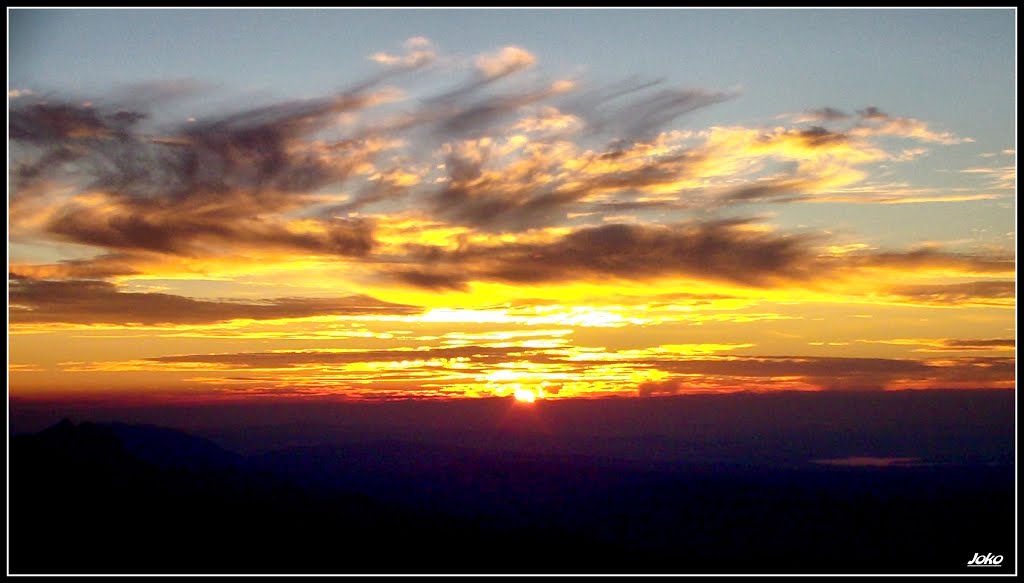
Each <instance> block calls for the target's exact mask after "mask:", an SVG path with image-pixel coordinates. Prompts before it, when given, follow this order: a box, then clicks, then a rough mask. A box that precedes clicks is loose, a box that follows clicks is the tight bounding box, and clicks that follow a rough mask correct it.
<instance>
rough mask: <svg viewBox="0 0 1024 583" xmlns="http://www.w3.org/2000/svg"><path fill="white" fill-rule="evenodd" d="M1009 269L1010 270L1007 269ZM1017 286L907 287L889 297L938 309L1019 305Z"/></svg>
mask: <svg viewBox="0 0 1024 583" xmlns="http://www.w3.org/2000/svg"><path fill="white" fill-rule="evenodd" d="M1007 267H1008V266H1007ZM1016 287H1017V284H1016V282H1013V281H972V282H967V283H953V284H928V285H905V286H898V287H894V288H890V289H889V290H888V293H890V294H892V295H894V296H897V297H899V298H902V299H906V300H910V301H913V302H915V303H925V304H934V305H949V306H955V305H970V304H985V305H1002V306H1009V307H1013V306H1015V305H1016V303H1017V302H1016V298H1017V290H1016Z"/></svg>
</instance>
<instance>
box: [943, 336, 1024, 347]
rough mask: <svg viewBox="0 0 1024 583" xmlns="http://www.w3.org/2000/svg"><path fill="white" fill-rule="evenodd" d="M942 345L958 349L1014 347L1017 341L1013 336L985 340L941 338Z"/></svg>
mask: <svg viewBox="0 0 1024 583" xmlns="http://www.w3.org/2000/svg"><path fill="white" fill-rule="evenodd" d="M942 345H943V346H944V347H946V348H956V349H959V350H992V349H999V348H1016V347H1017V341H1016V340H1014V339H1013V338H992V339H986V340H956V339H947V340H943V342H942Z"/></svg>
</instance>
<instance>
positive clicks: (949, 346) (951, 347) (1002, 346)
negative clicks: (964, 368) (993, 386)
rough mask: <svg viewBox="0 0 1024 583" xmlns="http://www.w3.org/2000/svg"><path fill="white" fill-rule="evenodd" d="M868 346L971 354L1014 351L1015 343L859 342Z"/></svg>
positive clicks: (995, 340) (999, 340) (951, 340)
mask: <svg viewBox="0 0 1024 583" xmlns="http://www.w3.org/2000/svg"><path fill="white" fill-rule="evenodd" d="M859 342H866V343H869V344H891V345H897V346H921V347H923V348H918V349H915V350H914V352H972V351H986V352H987V351H1007V352H1010V351H1015V350H1016V349H1017V342H1016V340H1014V339H1013V338H987V339H977V340H973V339H957V338H894V339H891V340H860V341H859Z"/></svg>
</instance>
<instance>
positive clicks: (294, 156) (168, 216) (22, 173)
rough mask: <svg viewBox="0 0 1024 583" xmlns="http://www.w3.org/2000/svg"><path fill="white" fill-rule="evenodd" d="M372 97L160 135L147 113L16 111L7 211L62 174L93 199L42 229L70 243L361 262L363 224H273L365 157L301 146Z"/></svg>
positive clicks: (266, 111)
mask: <svg viewBox="0 0 1024 583" xmlns="http://www.w3.org/2000/svg"><path fill="white" fill-rule="evenodd" d="M372 100H373V97H372V96H371V95H370V94H366V93H343V94H340V95H336V96H331V97H328V98H322V99H315V100H306V101H295V102H284V103H280V104H277V105H273V106H267V107H261V108H255V109H251V110H248V111H243V112H240V113H235V114H231V115H227V116H224V117H221V118H216V119H211V120H206V121H196V122H194V123H184V124H181V125H180V126H178V127H177V128H175V129H172V130H171V131H170V132H165V133H162V134H159V135H158V134H153V133H151V132H147V131H144V130H143V128H140V127H139V124H140V122H141V121H142V120H144V119H146V117H147V114H146V113H145V112H140V111H128V110H122V109H114V108H110V107H104V106H102V105H80V104H73V103H70V102H60V103H49V102H42V103H29V104H26V105H22V106H19V107H15V108H13V109H12V110H11V111H10V120H11V123H10V134H9V135H10V137H11V139H12V140H13V142H14V144H15V146H21V149H20V150H19V152H18V154H17V155H15V156H14V157H13V160H14V161H13V163H12V175H13V176H14V177H15V182H16V184H15V186H16V188H15V190H16V192H19V193H20V196H19V195H16V196H14V197H12V203H11V207H12V208H11V212H12V213H18V212H19V210H20V207H21V206H30V205H32V204H34V201H33V200H31V199H30V198H29V197H31V196H33V195H34V190H33V188H32V186H34V184H36V183H38V182H39V181H42V180H44V179H47V178H53V177H59V176H60V175H61V174H66V173H69V172H70V173H71V177H72V178H74V179H76V180H78V181H81V180H84V182H85V184H86V189H87V190H89V191H93V192H96V193H97V195H98V196H101V197H103V200H102V201H101V202H100V203H99V204H97V202H96V201H95V200H93V201H90V202H88V203H83V202H82V201H75V200H72V201H70V202H65V203H62V204H61V206H59V207H58V208H57V210H56V211H55V212H54V213H53V215H52V218H50V219H49V221H48V223H47V225H46V226H45V229H46V230H47V231H49V232H50V233H53V234H55V235H57V236H59V237H61V238H63V239H65V240H68V241H72V242H76V243H83V244H87V245H95V246H99V247H104V248H107V249H111V250H120V251H125V250H133V249H138V250H149V251H158V252H162V253H170V254H186V255H187V254H192V253H195V252H197V244H198V243H214V244H216V245H219V246H222V247H223V246H225V245H227V246H230V245H232V244H243V245H245V244H250V245H251V244H259V245H263V244H266V245H269V246H271V247H285V248H291V249H295V250H301V251H311V252H318V253H326V254H340V255H363V254H365V253H366V252H368V251H369V249H370V247H371V246H372V244H373V239H372V225H371V224H370V223H367V222H353V221H322V222H321V224H320V225H319V229H314V231H319V232H315V233H305V232H302V233H297V232H294V230H293V229H289V228H288V227H287V224H286V223H287V221H286V220H284V219H281V218H278V217H279V215H280V214H281V213H283V212H286V211H289V210H293V209H296V208H301V207H303V206H306V205H308V204H310V203H311V201H312V200H313V199H312V198H311V195H312V191H313V190H315V189H316V188H319V187H321V186H324V185H326V184H329V183H332V182H337V181H341V180H343V179H344V178H345V177H346V176H347V175H348V174H349V173H350V172H351V170H352V168H353V167H354V166H355V165H358V164H361V163H365V162H366V161H368V160H369V159H371V158H372V156H373V154H374V151H373V149H372V148H370V147H367V146H366V144H365V143H363V142H358V141H348V142H346V141H342V142H336V143H332V144H329V145H326V146H320V145H317V144H314V143H312V142H310V141H309V138H310V136H312V135H314V134H316V133H317V132H319V131H321V130H323V129H325V128H327V127H329V126H330V125H331V119H332V117H333V116H336V115H337V114H339V113H342V112H346V111H353V110H357V109H360V108H363V107H365V106H367V105H369V104H370V103H371V102H372ZM272 215H277V216H272Z"/></svg>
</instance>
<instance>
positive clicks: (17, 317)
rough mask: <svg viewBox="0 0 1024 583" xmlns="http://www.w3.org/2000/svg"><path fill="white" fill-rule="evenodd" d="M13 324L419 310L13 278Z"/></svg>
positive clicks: (366, 301) (355, 298)
mask: <svg viewBox="0 0 1024 583" xmlns="http://www.w3.org/2000/svg"><path fill="white" fill-rule="evenodd" d="M11 277H12V279H11V281H10V283H9V285H8V296H9V305H10V311H9V315H10V322H11V324H13V325H24V324H49V323H69V324H121V325H173V324H210V323H216V322H227V321H230V320H236V319H254V320H274V319H281V318H308V317H312V316H327V315H368V314H416V313H420V312H421V311H422V310H421V309H420V308H417V307H413V306H406V305H401V304H392V303H388V302H382V301H380V300H377V299H374V298H371V297H368V296H362V295H339V296H338V297H334V298H299V297H292V298H289V297H281V298H272V299H267V300H260V301H239V300H236V301H229V300H199V299H193V298H188V297H184V296H178V295H172V294H165V293H133V292H122V291H119V290H118V289H117V287H116V286H115V285H114V284H112V283H109V282H105V281H96V280H65V281H51V280H38V279H30V278H25V277H21V276H17V275H13V274H12V276H11Z"/></svg>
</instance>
